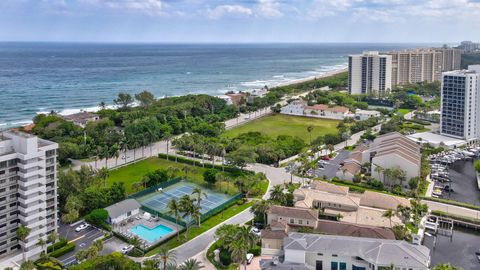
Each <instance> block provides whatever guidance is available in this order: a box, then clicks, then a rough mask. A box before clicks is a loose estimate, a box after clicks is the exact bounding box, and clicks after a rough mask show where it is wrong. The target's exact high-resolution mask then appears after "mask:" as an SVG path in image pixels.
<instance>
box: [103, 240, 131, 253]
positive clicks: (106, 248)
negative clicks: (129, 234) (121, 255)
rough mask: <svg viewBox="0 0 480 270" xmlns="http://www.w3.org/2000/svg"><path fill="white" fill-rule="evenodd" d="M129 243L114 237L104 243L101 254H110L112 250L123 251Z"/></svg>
mask: <svg viewBox="0 0 480 270" xmlns="http://www.w3.org/2000/svg"><path fill="white" fill-rule="evenodd" d="M127 245H128V244H127V243H125V242H123V241H122V240H120V239H118V238H116V237H112V238H110V239H108V240H107V241H105V242H104V243H103V250H102V252H100V254H101V255H106V254H110V253H112V252H116V251H121V250H122V248H123V247H125V246H127Z"/></svg>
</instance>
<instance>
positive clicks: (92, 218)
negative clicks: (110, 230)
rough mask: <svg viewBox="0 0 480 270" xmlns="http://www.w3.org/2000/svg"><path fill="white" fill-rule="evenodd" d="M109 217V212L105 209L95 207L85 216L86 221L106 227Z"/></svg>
mask: <svg viewBox="0 0 480 270" xmlns="http://www.w3.org/2000/svg"><path fill="white" fill-rule="evenodd" d="M107 219H108V212H107V210H105V209H103V208H102V209H94V210H92V212H90V214H88V215H86V216H85V221H87V222H88V223H91V224H93V225H95V226H98V227H101V228H103V227H105V225H106V222H107Z"/></svg>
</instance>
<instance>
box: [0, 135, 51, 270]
mask: <svg viewBox="0 0 480 270" xmlns="http://www.w3.org/2000/svg"><path fill="white" fill-rule="evenodd" d="M57 148H58V145H57V144H56V143H53V142H49V141H46V140H42V139H39V138H37V137H36V136H33V135H30V134H26V133H21V132H14V131H6V132H3V133H0V261H2V262H3V261H5V260H11V261H13V260H14V261H18V259H20V260H21V259H23V258H22V257H23V254H21V253H22V250H24V251H25V257H26V259H29V258H32V259H35V258H36V257H38V255H39V254H40V253H41V251H42V248H41V247H40V246H39V245H38V240H39V239H40V238H42V239H44V240H46V237H47V234H49V233H51V232H54V231H56V230H57ZM20 225H24V226H26V227H28V228H30V229H31V232H30V234H29V235H28V237H27V238H26V240H25V241H19V240H18V239H17V234H16V232H17V229H18V227H19V226H20ZM0 266H1V265H0Z"/></svg>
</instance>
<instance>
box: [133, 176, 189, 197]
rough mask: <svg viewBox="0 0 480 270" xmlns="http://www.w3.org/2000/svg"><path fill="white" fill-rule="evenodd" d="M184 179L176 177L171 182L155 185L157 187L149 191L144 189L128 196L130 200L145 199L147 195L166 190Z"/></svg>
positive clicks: (152, 187) (150, 188)
mask: <svg viewBox="0 0 480 270" xmlns="http://www.w3.org/2000/svg"><path fill="white" fill-rule="evenodd" d="M182 180H183V178H182V177H176V178H173V179H171V180H168V181H166V182H163V183H160V184H158V185H155V186H151V187H149V188H147V189H144V190H141V191H139V192H137V193H135V194H132V195H130V196H128V198H129V199H138V198H140V197H143V196H145V195H147V194H150V193H153V192H156V191H157V190H158V189H159V188H166V187H169V186H171V185H175V184H176V183H178V182H180V181H182Z"/></svg>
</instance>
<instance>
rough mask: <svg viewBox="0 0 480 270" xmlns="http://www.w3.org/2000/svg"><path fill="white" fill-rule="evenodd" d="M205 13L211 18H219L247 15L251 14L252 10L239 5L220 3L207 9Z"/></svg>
mask: <svg viewBox="0 0 480 270" xmlns="http://www.w3.org/2000/svg"><path fill="white" fill-rule="evenodd" d="M207 14H208V17H209V18H211V19H220V18H222V17H224V16H235V17H249V16H251V15H253V11H252V10H251V9H250V8H247V7H244V6H241V5H220V6H216V7H215V8H214V9H209V10H208V11H207Z"/></svg>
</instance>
